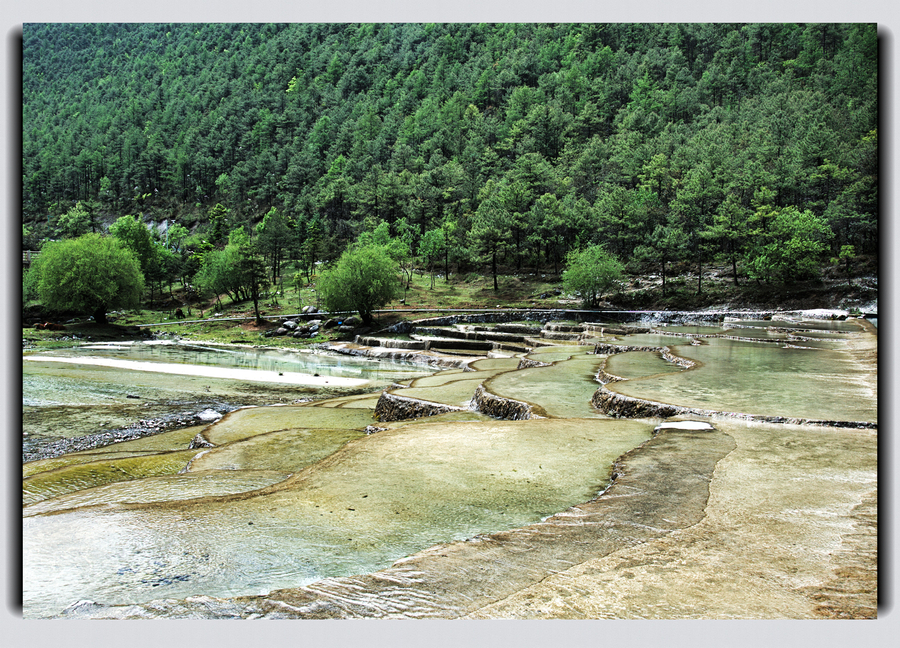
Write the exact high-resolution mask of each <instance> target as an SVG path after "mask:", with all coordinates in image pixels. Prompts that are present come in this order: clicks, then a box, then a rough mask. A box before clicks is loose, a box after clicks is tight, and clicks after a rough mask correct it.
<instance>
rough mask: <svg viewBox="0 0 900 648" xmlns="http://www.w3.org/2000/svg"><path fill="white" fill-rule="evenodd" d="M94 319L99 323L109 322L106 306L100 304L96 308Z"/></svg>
mask: <svg viewBox="0 0 900 648" xmlns="http://www.w3.org/2000/svg"><path fill="white" fill-rule="evenodd" d="M94 321H95V322H96V323H97V324H108V323H109V322H108V321H107V319H106V306H98V307H97V308H96V309H95V310H94Z"/></svg>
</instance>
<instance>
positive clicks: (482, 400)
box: [472, 385, 547, 421]
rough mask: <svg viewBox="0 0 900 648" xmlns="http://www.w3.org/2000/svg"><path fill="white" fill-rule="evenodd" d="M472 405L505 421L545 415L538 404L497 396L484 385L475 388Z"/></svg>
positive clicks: (523, 419)
mask: <svg viewBox="0 0 900 648" xmlns="http://www.w3.org/2000/svg"><path fill="white" fill-rule="evenodd" d="M472 407H473V408H474V409H475V410H476V411H478V412H481V413H482V414H487V415H488V416H491V417H493V418H498V419H503V420H506V421H525V420H528V419H532V418H546V416H547V413H546V412H545V411H544V408H542V407H541V406H540V405H535V404H533V403H524V402H522V401H517V400H513V399H511V398H504V397H503V396H497V395H496V394H492V393H491V392H490V391H488V390H487V389H486V388H485V387H484V385H479V386H478V388H477V389H476V390H475V397H474V398H473V399H472Z"/></svg>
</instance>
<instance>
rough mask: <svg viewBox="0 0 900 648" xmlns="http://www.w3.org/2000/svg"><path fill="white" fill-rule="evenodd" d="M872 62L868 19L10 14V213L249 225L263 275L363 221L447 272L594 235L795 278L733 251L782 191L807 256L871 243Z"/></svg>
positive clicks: (528, 256) (332, 249) (54, 219)
mask: <svg viewBox="0 0 900 648" xmlns="http://www.w3.org/2000/svg"><path fill="white" fill-rule="evenodd" d="M878 78H879V70H878V40H877V29H876V26H875V25H874V24H866V23H854V24H830V23H828V24H826V23H808V24H797V23H779V24H765V23H754V24H725V23H714V24H713V23H710V24H627V23H620V24H600V23H596V24H594V23H591V24H570V23H566V24H542V23H530V24H465V23H454V24H427V25H426V24H344V23H340V24H328V23H316V24H226V23H209V24H103V23H95V24H58V23H57V24H54V23H47V24H26V25H25V26H24V28H23V105H22V119H23V139H22V174H23V175H22V182H23V184H22V198H23V218H24V222H25V223H26V224H27V225H28V226H29V231H30V232H31V234H30V238H31V239H35V238H38V239H41V238H42V239H49V238H53V237H54V236H58V235H59V234H60V233H62V234H63V235H65V236H78V235H80V234H81V233H83V232H85V231H88V230H93V229H97V224H98V223H99V222H101V221H102V222H105V223H109V222H112V221H114V220H115V219H116V218H118V217H119V216H121V215H122V214H142V216H143V218H142V219H141V220H142V222H144V223H162V222H167V223H168V224H169V226H170V227H171V226H172V223H174V224H176V225H178V226H180V227H184V228H186V229H187V230H189V231H190V233H191V235H192V236H193V237H195V238H194V239H193V241H192V243H191V245H193V253H197V252H198V250H200V249H201V248H202V246H203V245H205V244H209V245H212V246H214V247H217V248H219V249H221V248H223V247H224V246H225V245H226V237H227V233H228V232H230V231H232V230H233V229H234V228H235V227H237V226H245V227H247V228H248V231H251V232H254V233H257V234H259V238H260V241H259V243H260V247H259V250H260V252H261V253H262V255H263V258H264V259H265V260H266V264H267V266H268V268H269V274H270V276H271V278H272V279H273V280H275V279H277V278H278V277H279V275H280V272H281V264H282V263H283V261H284V260H285V259H290V258H293V259H296V260H298V261H299V262H300V263H301V266H302V267H303V269H304V273H305V274H306V276H307V279H311V275H312V271H313V269H314V268H315V264H316V262H317V261H322V260H326V261H333V260H334V259H336V258H338V257H339V256H340V254H341V252H342V251H343V250H345V249H346V248H347V247H348V246H349V245H351V244H353V243H354V242H355V241H356V239H357V238H358V237H359V236H360V235H361V234H364V233H366V232H372V227H371V225H372V224H376V225H377V224H379V223H385V224H386V225H385V227H386V228H387V230H388V234H389V238H390V239H391V240H402V241H403V242H404V243H405V244H406V246H407V247H408V249H409V250H410V251H413V250H416V251H417V250H420V249H421V243H422V240H423V237H425V235H426V233H427V232H430V231H434V230H438V229H441V230H443V231H444V234H445V242H446V244H445V247H444V266H445V267H444V271H445V273H446V274H448V275H449V271H450V264H451V262H453V263H456V264H457V270H459V268H460V267H463V268H465V267H466V266H468V267H469V268H471V266H473V265H475V264H476V263H484V264H485V265H486V266H488V267H490V271H491V273H492V274H496V265H497V264H498V263H505V264H507V265H514V266H515V268H516V269H517V270H521V269H522V268H529V269H533V270H534V271H537V272H553V273H555V272H557V271H558V270H559V269H560V267H561V265H562V262H563V261H564V260H565V259H566V256H567V254H568V253H569V252H570V251H571V249H572V248H574V247H586V246H588V245H591V244H598V243H603V244H604V245H606V246H607V249H608V250H609V251H610V252H611V253H614V254H616V255H617V256H619V257H620V258H622V259H627V260H629V263H631V264H634V263H638V262H639V260H640V259H645V260H646V261H647V262H651V261H652V262H653V263H660V264H662V265H663V267H665V266H666V265H667V264H673V263H677V262H682V263H684V264H690V265H691V267H695V268H697V270H698V276H701V275H702V272H700V270H702V268H703V266H704V264H708V263H710V262H711V261H713V260H721V261H723V262H727V263H728V264H729V265H730V266H731V268H732V271H733V273H734V275H735V279H736V280H738V279H739V276H740V275H743V276H748V277H749V276H750V275H751V274H753V275H754V276H756V277H758V278H760V279H761V280H762V279H763V278H766V279H767V280H772V281H783V280H792V279H789V278H796V277H799V276H806V275H807V274H808V273H806V272H805V271H804V272H800V273H796V272H793V271H789V272H784V271H782V270H771V269H770V270H766V271H765V272H764V271H763V269H762V266H760V265H759V262H757V261H754V259H757V258H759V255H760V250H761V248H764V247H765V246H766V245H770V244H773V243H774V241H773V240H772V239H771V238H767V237H769V234H768V233H767V232H768V230H767V229H766V228H765V227H762V226H761V225H762V223H763V222H765V220H764V219H765V218H769V219H770V220H771V219H772V218H774V217H775V216H774V214H776V213H779V211H783V210H792V209H794V210H797V213H801V214H802V213H805V212H807V211H808V212H809V213H811V214H813V215H814V216H815V217H816V219H817V222H822V223H824V225H825V226H827V228H828V229H829V230H830V231H831V232H832V233H833V236H830V237H829V236H827V235H826V236H822V237H821V238H820V239H817V240H819V241H820V242H821V243H822V245H823V246H824V247H823V248H822V249H821V250H813V249H809V250H806V252H804V254H805V255H806V257H807V258H810V259H812V262H813V263H815V262H818V261H822V260H827V259H829V258H836V257H838V256H839V254H840V251H841V250H842V249H843V247H844V246H848V245H852V246H853V247H854V250H855V251H856V253H857V254H860V255H877V254H878V228H877V217H878V92H877V90H878ZM761 197H763V198H764V200H763V201H762V202H760V199H761ZM761 208H762V209H763V211H760V209H761ZM766 210H768V211H766ZM786 213H787V212H786ZM765 214H770V216H765ZM761 219H762V220H761ZM256 225H258V226H259V227H260V228H259V229H258V230H256V229H250V228H252V227H254V226H256ZM430 236H431V237H432V238H433V237H434V236H435V235H433V234H432V235H430ZM667 240H668V241H678V245H677V246H674V247H669V251H668V252H665V253H663V252H662V248H661V247H659V246H657V243H659V245H662V246H663V247H667V246H665V245H664V244H663V243H662V242H663V241H667ZM788 240H790V239H788ZM654 241H655V242H654ZM282 242H283V243H284V245H282ZM639 246H643V250H642V252H644V253H645V254H641V255H636V254H635V250H636V248H638V247H639ZM426 248H429V249H430V242H429V244H428V245H426ZM186 254H187V256H190V253H186ZM196 258H197V257H196V256H195V257H194V259H195V261H196ZM767 258H772V257H771V255H768V256H767ZM408 259H411V254H409V256H408V257H407V260H408ZM427 262H428V263H429V264H434V263H436V262H437V259H436V258H433V257H431V256H429V257H428V261H427ZM184 268H185V269H184V270H182V272H188V271H189V269H192V271H196V270H197V269H198V268H197V265H196V263H194V264H193V265H191V264H186V265H185V266H184ZM754 268H756V269H755V270H754ZM698 288H699V285H698Z"/></svg>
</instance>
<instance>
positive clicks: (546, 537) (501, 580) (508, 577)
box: [65, 431, 734, 619]
mask: <svg viewBox="0 0 900 648" xmlns="http://www.w3.org/2000/svg"><path fill="white" fill-rule="evenodd" d="M733 448H734V441H733V439H732V438H731V437H730V436H728V435H727V434H723V433H721V432H718V431H710V432H696V431H695V432H684V431H678V432H673V431H666V432H663V433H661V434H659V435H657V436H656V437H654V438H653V439H652V440H650V441H648V442H647V443H646V444H645V445H644V446H642V447H641V448H639V449H637V450H634V451H632V452H629V453H627V454H626V455H624V456H623V457H622V458H621V459H620V461H619V462H617V465H616V467H615V476H614V481H613V483H612V485H611V486H610V487H609V488H608V489H607V490H606V491H605V492H604V493H603V494H602V495H601V496H599V497H598V498H596V499H594V500H592V501H590V502H586V503H584V504H581V505H578V506H576V507H572V508H571V509H569V510H567V511H564V512H562V513H559V514H557V515H554V516H552V517H550V518H548V519H546V520H545V521H543V522H541V523H539V524H535V525H530V526H526V527H523V528H519V529H515V530H512V531H508V532H503V533H496V534H491V535H486V536H477V537H475V538H472V539H471V540H468V541H465V542H456V543H451V544H446V545H438V546H435V547H432V548H430V549H427V550H425V551H422V552H419V553H417V554H414V555H412V556H410V557H408V558H405V559H403V560H400V561H397V562H396V563H395V564H394V565H393V566H392V567H391V568H389V569H386V570H383V571H380V572H375V573H373V574H368V575H361V576H355V577H352V578H328V579H324V580H321V581H318V582H317V583H315V584H313V585H310V586H307V587H301V588H296V589H287V590H279V591H275V592H272V593H270V594H268V595H266V596H260V597H235V598H233V599H214V598H211V597H207V598H203V599H202V600H197V601H191V600H185V601H178V602H176V601H156V602H153V603H149V604H145V605H133V606H120V607H102V606H97V605H84V604H82V605H81V606H80V607H76V608H73V609H70V610H69V611H68V612H67V613H66V614H65V616H66V617H68V618H87V617H89V618H150V617H154V616H166V617H169V618H172V617H174V618H191V617H197V618H235V617H241V618H247V617H250V616H260V617H264V618H273V619H275V618H306V619H326V618H358V617H365V618H402V617H407V618H461V617H464V616H467V615H472V614H476V613H477V612H478V611H479V610H481V609H483V608H485V607H486V606H488V605H490V604H493V603H496V602H498V601H501V600H503V599H505V598H506V597H508V596H510V595H513V594H514V593H516V592H518V591H520V590H522V589H523V588H526V587H528V586H531V585H534V584H537V583H539V582H540V581H542V580H543V579H545V578H547V577H548V576H550V575H552V574H554V573H558V572H560V571H564V570H566V569H570V568H571V567H572V566H573V565H576V564H579V563H581V562H584V561H585V560H588V559H590V558H592V557H596V556H603V555H608V554H611V553H613V552H615V551H618V550H620V549H621V548H623V547H629V546H635V545H638V544H640V543H642V542H646V541H647V540H648V539H651V538H655V537H659V536H663V535H666V534H668V533H671V532H672V531H674V530H676V529H681V528H685V527H689V526H691V525H692V524H696V523H697V522H698V521H699V520H700V519H702V518H703V514H704V513H703V510H704V507H705V505H706V502H707V499H708V495H709V482H710V480H711V478H712V475H713V471H714V469H715V465H716V463H717V462H718V461H719V460H720V459H721V458H722V457H724V456H725V455H726V454H727V453H728V452H730V451H731V450H732V449H733Z"/></svg>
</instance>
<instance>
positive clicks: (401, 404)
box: [375, 391, 462, 422]
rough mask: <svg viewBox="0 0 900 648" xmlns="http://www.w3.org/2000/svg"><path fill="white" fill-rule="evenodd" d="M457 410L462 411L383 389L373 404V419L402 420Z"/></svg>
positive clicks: (459, 408)
mask: <svg viewBox="0 0 900 648" xmlns="http://www.w3.org/2000/svg"><path fill="white" fill-rule="evenodd" d="M458 411H462V408H461V407H453V406H452V405H444V404H442V403H431V402H428V401H424V400H419V399H417V398H408V397H406V396H399V395H397V394H392V393H390V392H388V391H383V392H381V396H380V397H379V398H378V404H377V405H376V406H375V419H376V420H378V421H382V422H388V421H404V420H407V419H417V418H424V417H426V416H436V415H438V414H446V413H447V412H458Z"/></svg>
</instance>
